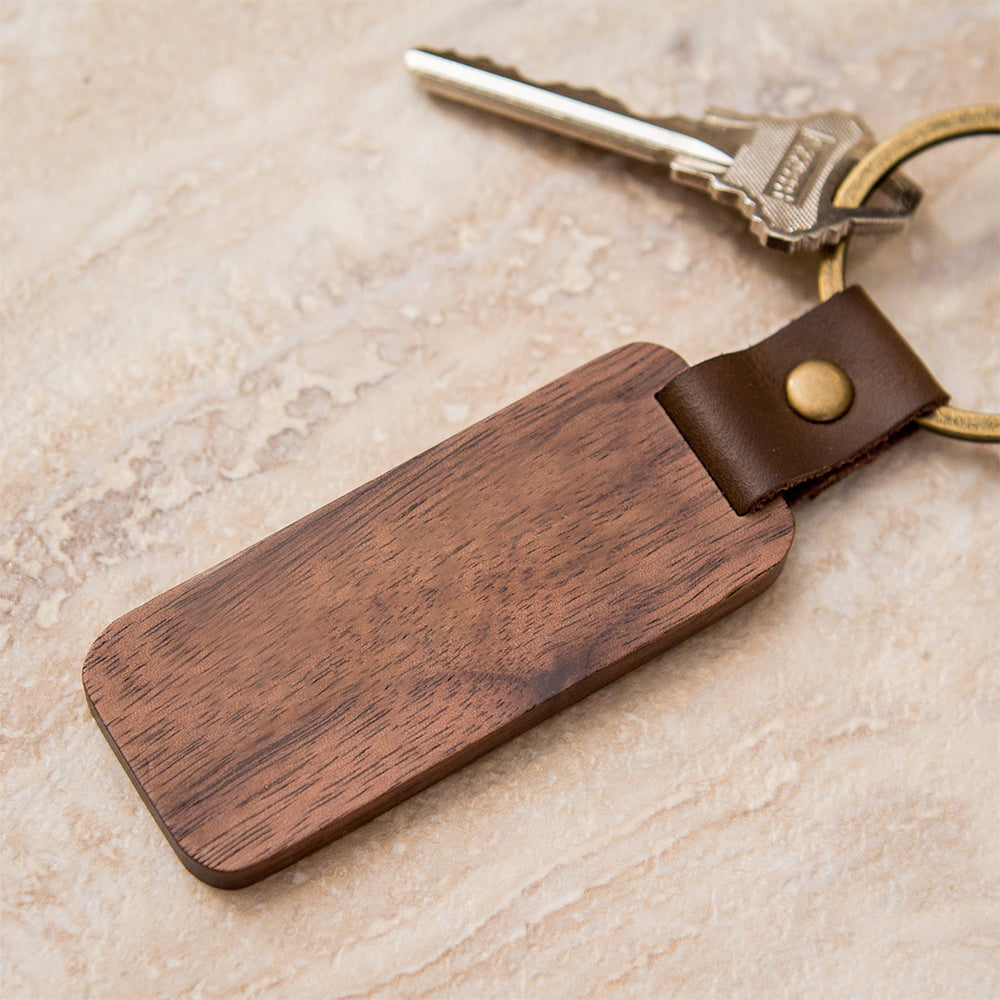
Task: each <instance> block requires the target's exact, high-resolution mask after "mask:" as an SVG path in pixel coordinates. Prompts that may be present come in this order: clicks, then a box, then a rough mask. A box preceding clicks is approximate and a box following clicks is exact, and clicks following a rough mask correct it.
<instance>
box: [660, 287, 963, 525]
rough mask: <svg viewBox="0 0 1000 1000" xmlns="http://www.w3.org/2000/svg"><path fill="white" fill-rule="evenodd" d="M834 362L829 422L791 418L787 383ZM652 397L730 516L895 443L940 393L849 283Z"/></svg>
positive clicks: (812, 485)
mask: <svg viewBox="0 0 1000 1000" xmlns="http://www.w3.org/2000/svg"><path fill="white" fill-rule="evenodd" d="M811 359H819V360H825V361H831V362H833V363H834V364H835V365H837V366H839V367H840V368H841V369H842V370H843V371H844V372H845V373H846V374H847V376H848V377H849V378H850V380H851V381H852V382H853V385H854V400H853V402H852V403H851V405H850V408H849V409H848V410H847V412H846V413H845V414H844V415H843V416H841V417H839V418H838V419H836V420H832V421H830V422H829V423H814V422H812V421H811V420H807V419H805V418H804V417H801V416H799V414H798V413H796V412H795V410H793V409H792V407H791V405H790V404H789V403H788V400H787V397H786V391H785V380H786V378H787V376H788V374H789V372H790V371H791V370H792V369H793V368H795V367H796V366H797V365H798V364H800V363H801V362H803V361H808V360H811ZM656 398H657V399H658V400H659V401H660V403H661V404H662V405H663V408H664V409H665V410H666V411H667V413H668V414H669V416H670V418H671V420H673V422H674V423H675V424H676V425H677V427H678V429H679V430H680V432H681V433H682V434H683V435H684V437H685V438H686V439H687V442H688V444H690V445H691V448H692V449H693V450H694V452H695V454H696V455H697V456H698V458H699V459H700V460H701V462H702V464H703V465H704V466H705V468H706V469H708V471H709V473H710V474H711V476H712V478H713V479H714V480H715V482H716V483H717V485H718V486H719V488H720V489H721V490H722V492H723V493H724V494H725V496H726V498H727V499H728V500H729V503H730V504H731V505H732V507H733V509H734V510H735V511H736V512H737V513H738V514H746V513H747V512H748V511H751V510H753V509H755V508H756V507H759V506H760V505H761V504H763V503H764V502H765V501H767V500H769V499H770V498H771V497H773V496H775V495H776V494H778V493H782V492H785V491H787V490H791V489H793V488H796V487H803V486H804V485H805V486H806V487H807V489H808V492H810V493H815V492H818V491H819V490H820V489H822V488H823V487H825V486H827V485H829V484H830V483H831V482H833V481H835V480H836V479H839V478H840V477H841V476H843V475H846V474H847V472H849V471H850V470H851V469H852V468H854V467H855V466H856V465H858V464H859V463H861V462H865V461H868V460H869V459H870V458H872V457H874V455H875V454H876V453H877V452H878V451H880V450H881V449H882V448H883V447H884V446H885V445H886V444H888V443H890V442H891V441H893V440H895V438H896V437H897V436H898V435H899V433H900V431H902V430H903V429H904V428H905V427H906V426H907V424H909V423H910V422H911V421H912V420H913V418H914V417H917V416H920V415H921V414H923V413H927V412H929V411H930V410H933V409H934V408H935V407H937V406H940V405H941V404H942V403H944V402H946V401H947V399H948V396H947V394H946V393H945V391H944V390H943V389H942V388H941V386H940V385H938V383H937V382H936V381H935V379H934V376H933V375H931V373H930V372H929V371H928V370H927V369H926V368H925V367H924V364H923V362H922V361H921V360H920V358H918V357H917V355H916V354H914V353H913V350H912V349H911V348H910V346H909V345H908V344H907V343H906V341H904V340H903V338H902V337H901V336H900V334H899V333H898V332H897V331H896V329H895V328H894V327H893V325H892V324H891V323H890V322H889V321H888V320H887V319H886V318H885V316H883V315H882V313H881V312H879V310H878V309H877V308H876V306H875V305H874V303H873V302H872V301H871V299H869V298H868V296H867V295H866V294H865V293H864V291H862V289H861V288H859V287H857V286H855V287H852V288H849V289H847V290H846V291H844V292H841V293H840V294H839V295H835V296H833V297H832V298H830V299H828V300H827V301H826V302H824V303H822V304H821V305H819V306H817V307H816V308H815V309H811V310H810V311H809V312H807V313H806V314H805V315H804V316H800V317H799V318H798V319H796V320H794V321H793V322H792V323H789V324H788V326H786V327H784V328H783V329H781V330H779V331H778V332H777V333H775V334H774V335H773V336H771V337H768V339H767V340H764V341H762V342H761V343H759V344H756V345H755V346H754V347H750V348H748V349H747V350H745V351H739V352H738V353H736V354H723V355H720V356H719V357H717V358H711V359H710V360H708V361H704V362H702V363H701V364H700V365H695V366H694V367H693V368H689V369H687V371H685V372H682V373H681V374H680V375H678V376H677V377H676V378H674V379H673V380H672V381H671V382H669V383H667V385H666V386H665V387H664V388H663V389H661V390H660V391H659V392H658V393H657V395H656Z"/></svg>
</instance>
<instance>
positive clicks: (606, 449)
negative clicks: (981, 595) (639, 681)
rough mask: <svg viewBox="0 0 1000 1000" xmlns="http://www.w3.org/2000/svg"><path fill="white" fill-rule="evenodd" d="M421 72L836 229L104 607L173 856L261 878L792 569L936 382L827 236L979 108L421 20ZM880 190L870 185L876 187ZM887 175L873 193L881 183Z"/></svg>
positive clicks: (888, 225)
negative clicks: (692, 81)
mask: <svg viewBox="0 0 1000 1000" xmlns="http://www.w3.org/2000/svg"><path fill="white" fill-rule="evenodd" d="M407 64H408V66H409V67H410V68H411V70H413V72H414V73H416V74H417V75H418V77H419V78H420V79H421V81H422V82H423V83H424V84H425V85H427V86H428V87H429V89H431V90H433V91H435V92H437V93H441V94H444V95H445V96H449V97H454V98H458V99H460V100H463V101H466V102H467V103H472V104H475V105H477V106H480V107H484V108H488V109H491V110H499V111H501V112H503V113H505V114H508V115H512V116H513V117H516V118H519V119H521V120H526V121H530V122H533V123H536V124H542V125H545V126H546V127H549V128H554V129H555V130H557V131H560V132H563V133H565V134H569V135H572V136H575V137H577V138H583V139H586V140H588V141H592V142H597V143H599V144H601V145H605V146H609V147H610V148H613V149H616V150H618V151H620V152H625V153H628V154H629V155H635V156H639V157H641V158H644V159H650V160H653V161H654V162H660V163H664V164H666V165H669V169H670V172H671V176H672V177H674V178H675V179H677V180H679V181H681V182H682V183H687V184H694V185H696V186H699V187H702V188H704V189H705V190H707V191H708V192H709V193H710V194H711V195H712V196H713V197H716V198H720V199H722V200H725V201H729V202H731V203H732V204H734V205H735V206H736V207H738V208H739V209H740V210H741V211H742V212H743V213H744V214H745V215H746V216H747V217H748V218H750V220H751V223H750V224H751V229H752V230H753V232H754V233H756V234H757V236H758V237H759V238H760V239H761V241H762V242H763V243H765V244H767V245H770V246H775V247H778V248H780V249H784V250H788V251H792V250H801V249H816V248H818V247H820V246H835V247H836V248H835V249H833V250H828V251H827V253H826V256H825V257H824V259H823V262H822V264H821V276H820V296H821V299H822V300H823V302H822V303H821V304H820V305H819V306H817V307H816V308H814V309H812V310H811V311H810V312H808V313H806V314H805V315H804V316H802V317H800V318H799V319H797V320H795V321H794V322H792V323H791V324H789V325H788V326H786V327H785V328H784V329H782V330H780V331H778V332H777V333H776V334H774V335H773V336H771V337H769V338H768V339H766V340H764V341H762V342H761V343H759V344H757V345H755V346H754V347H751V348H749V349H747V350H745V351H740V352H737V353H735V354H728V355H722V356H720V357H717V358H713V359H710V360H708V361H705V362H702V363H701V364H698V365H695V366H693V367H688V365H687V364H686V363H685V362H684V361H682V360H681V359H680V358H679V357H678V356H677V355H675V354H673V353H672V352H670V351H668V350H667V349H666V348H663V347H659V346H655V345H653V344H630V345H627V346H625V347H621V348H619V349H618V350H616V351H612V352H611V353H610V354H607V355H605V356H604V357H601V358H598V359H596V360H595V361H592V362H590V363H589V364H586V365H584V366H583V367H582V368H579V369H577V370H576V371H573V372H571V373H569V374H568V375H566V376H564V377H562V378H560V379H557V380H556V381H555V382H552V383H550V384H549V385H547V386H544V387H543V388H541V389H539V390H537V391H536V392H534V393H531V394H530V395H528V396H526V397H525V398H524V399H521V400H519V401H518V402H515V403H513V404H512V405H510V406H508V407H507V408H505V409H504V410H501V411H500V412H499V413H496V414H494V415H493V416H491V417H488V418H486V419H485V420H483V421H481V422H480V423H478V424H476V425H474V426H473V427H470V428H468V429H467V430H464V431H462V432H460V433H459V434H457V435H455V436H454V437H452V438H450V439H449V440H447V441H445V442H443V443H442V444H439V445H437V446H436V447H434V448H431V449H430V450H429V451H427V452H425V453H423V454H422V455H419V456H417V457H416V458H413V459H411V460H410V461H408V462H406V463H404V464H403V465H401V466H399V467H397V468H395V469H392V470H390V471H389V472H387V473H385V474H384V475H383V476H380V477H379V478H378V479H376V480H374V481H372V482H370V483H368V484H366V485H364V486H361V487H359V488H358V489H356V490H354V491H353V492H352V493H350V494H348V495H347V496H345V497H342V498H341V499H339V500H336V501H334V502H333V503H331V504H329V505H327V506H326V507H323V508H321V509H320V510H317V511H315V512H313V513H312V514H309V515H307V516H306V517H304V518H302V519H301V520H300V521H297V522H296V523H294V524H292V525H290V526H288V527H286V528H284V529H282V530H281V531H279V532H277V533H276V534H274V535H271V536H270V537H268V538H265V539H264V540H263V541H261V542H258V543H257V544H255V545H253V546H251V547H250V548H248V549H246V550H245V551H243V552H242V553H240V554H238V555H236V556H234V557H233V558H231V559H229V560H228V561H226V562H224V563H222V564H220V565H218V566H216V567H214V568H213V569H210V570H207V571H206V572H204V573H202V574H200V575H198V576H196V577H194V578H193V579H191V580H189V581H187V582H186V583H183V584H180V585H179V586H177V587H174V588H173V589H172V590H169V591H167V592H166V593H164V594H161V595H160V596H158V597H156V598H154V599H153V600H151V601H149V602H148V603H147V604H145V605H143V606H141V607H139V608H137V609H135V610H133V611H131V612H129V613H128V614H126V615H124V616H123V617H121V618H119V619H118V620H117V621H115V622H113V623H112V624H111V625H109V626H108V628H107V629H105V631H104V632H103V633H102V635H101V636H100V637H99V638H98V639H97V641H96V642H95V643H94V645H93V647H92V648H91V650H90V652H89V653H88V655H87V658H86V661H85V663H84V667H83V684H84V689H85V691H86V695H87V700H88V703H89V705H90V708H91V711H92V712H93V714H94V717H95V719H96V720H97V723H98V725H99V726H100V728H101V730H102V732H103V733H104V735H105V736H106V737H107V739H108V742H109V743H110V745H111V747H112V748H113V750H114V752H115V753H116V755H117V756H118V758H119V760H120V762H121V763H122V765H123V767H124V768H125V770H126V772H127V773H128V775H129V777H130V778H131V780H132V781H133V783H134V784H135V786H136V788H137V789H138V791H139V794H140V795H141V796H142V798H143V801H144V802H145V803H146V805H147V806H148V808H149V809H150V811H151V812H152V814H153V816H154V817H155V818H156V820H157V822H158V824H159V825H160V827H161V829H162V830H163V832H164V834H165V835H166V838H167V840H168V841H169V842H170V844H171V846H172V847H173V848H174V850H175V851H176V852H177V854H178V855H179V857H180V858H181V860H182V861H183V863H184V864H185V866H186V867H187V868H188V869H189V870H190V871H191V872H193V873H194V874H195V875H197V876H198V877H199V878H201V879H203V880H204V881H206V882H208V883H210V884H212V885H216V886H221V887H224V888H237V887H240V886H244V885H248V884H250V883H252V882H255V881H257V880H259V879H261V878H264V877H265V876H267V875H270V874H272V873H273V872H275V871H277V870H279V869H280V868H282V867H284V866H286V865H288V864H291V863H292V862H294V861H295V860H297V859H299V858H301V857H302V856H304V855H305V854H307V853H309V852H310V851H313V850H315V849H316V848H318V847H321V846H323V845H325V844H327V843H329V842H330V841H331V840H333V839H335V838H336V837H339V836H341V835H343V834H344V833H346V832H348V831H349V830H352V829H354V828H355V827H357V826H359V825H360V824H362V823H364V822H366V821H367V820H369V819H371V818H373V817H375V816H376V815H378V814H379V813H381V812H383V811H385V810H386V809H389V808H390V807H392V806H393V805H395V804H397V803H398V802H400V801H402V800H403V799H405V798H407V797H408V796H410V795H413V794H414V793H416V792H418V791H420V790H421V789H423V788H426V787H427V786H428V785H430V784H432V783H433V782H434V781H437V780H438V779H439V778H442V777H444V776H445V775H446V774H449V773H451V772H452V771H454V770H456V769H458V768H459V767H461V766H463V765H464V764H466V763H468V762H469V761H471V760H473V759H475V758H476V757H478V756H480V755H481V754H484V753H486V752H487V751H489V750H491V749H493V748H495V747H497V746H499V745H500V744H501V743H503V742H505V741H506V740H508V739H510V738H512V737H513V736H515V735H517V734H518V733H520V732H523V731H524V730H526V729H527V728H529V727H530V726H532V725H534V724H535V723H537V722H539V721H541V720H542V719H544V718H546V717H548V716H550V715H552V714H553V713H554V712H556V711H558V710H560V709H562V708H564V707H566V706H568V705H570V704H572V703H573V702H575V701H578V700H579V699H581V698H583V697H584V696H586V695H587V694H589V693H591V692H593V691H595V690H596V689H598V688H599V687H601V686H602V685H604V684H607V683H608V682H610V681H612V680H614V679H616V678H617V677H620V676H621V675H622V674H624V673H626V672H627V671H629V670H631V669H633V668H634V667H636V666H638V665H639V664H641V663H643V662H645V661H646V660H649V659H650V658H652V657H654V656H656V655H658V654H659V653H661V652H663V651H664V650H665V649H667V648H669V647H670V646H672V645H674V644H676V643H677V642H679V641H681V640H682V639H684V638H686V637H687V636H689V635H691V634H692V633H694V632H696V631H698V630H699V629H701V628H703V627H705V626H706V625H708V624H710V623H711V622H713V621H716V620H717V619H719V618H721V617H722V616H723V615H725V614H727V613H728V612H729V611H732V610H733V609H735V608H736V607H738V606H739V605H741V604H743V603H745V602H746V601H748V600H750V599H751V598H752V597H754V596H756V595H757V594H759V593H761V591H763V590H764V589H765V588H766V587H767V586H768V585H769V584H770V583H771V582H773V580H774V579H776V577H777V575H778V574H779V572H780V571H781V567H782V563H783V561H784V559H785V555H786V553H787V552H788V548H789V546H790V544H791V541H792V535H793V531H794V522H793V519H792V514H791V511H790V509H789V506H788V503H789V501H790V500H793V499H795V498H796V497H798V496H800V495H803V494H810V495H811V494H814V493H816V492H818V491H819V490H821V489H823V488H824V487H825V486H827V485H829V484H830V483H831V482H833V481H835V480H836V479H839V478H840V477H842V476H844V475H846V474H847V473H848V472H849V471H850V470H851V469H852V468H854V467H855V466H857V465H858V464H860V463H862V462H866V461H868V460H870V459H871V458H873V457H874V456H875V455H876V454H877V453H878V452H879V451H880V450H882V449H883V448H885V447H888V446H890V445H891V444H892V443H893V442H894V441H895V440H896V439H898V437H899V436H900V435H902V434H904V433H907V432H908V431H909V430H911V429H912V428H913V426H914V421H919V422H921V423H923V424H924V426H926V427H929V428H930V429H932V430H936V431H940V432H942V433H945V434H950V435H953V436H959V437H967V438H971V439H974V440H981V441H996V440H1000V417H998V416H995V415H982V414H971V413H966V412H964V411H959V410H954V409H952V408H950V407H949V406H947V405H946V404H947V394H946V393H945V392H944V390H943V389H942V388H941V387H940V386H939V385H938V384H937V382H936V380H935V379H934V377H933V376H932V375H931V374H930V372H929V371H928V370H927V369H926V367H925V366H924V365H923V363H922V362H921V361H920V359H919V358H918V357H917V356H916V355H915V354H914V353H913V351H912V350H911V349H910V348H909V346H908V345H907V344H906V343H905V341H904V340H903V339H902V337H901V336H900V335H899V334H898V333H897V332H896V330H895V329H894V328H893V326H892V325H891V323H890V322H889V321H888V320H887V319H886V318H885V317H884V316H883V315H882V314H881V313H880V312H879V311H878V309H877V308H876V307H875V305H874V304H873V303H872V302H871V300H870V299H869V298H868V297H867V296H866V295H865V293H864V292H863V291H861V289H859V288H856V287H855V288H847V289H844V267H845V252H846V250H845V248H846V245H847V244H846V242H845V239H846V237H847V236H848V235H849V234H850V233H851V232H862V231H878V232H883V231H891V230H893V229H897V228H899V227H900V226H901V225H903V224H904V223H905V221H906V219H907V218H908V217H909V215H910V214H911V213H912V211H913V209H914V207H915V206H916V204H917V202H918V201H919V199H920V190H919V188H917V187H916V185H914V184H913V182H912V181H910V180H909V179H907V178H906V177H905V176H904V175H902V174H900V173H898V171H897V170H896V168H897V167H898V166H899V165H900V164H901V163H902V162H903V161H904V160H905V159H907V158H908V157H909V156H912V155H913V154H915V153H916V152H918V151H920V150H922V149H924V148H926V147H927V146H930V145H933V144H934V143H938V142H943V141H945V140H947V139H950V138H954V137H956V136H962V135H968V134H972V133H981V132H997V131H1000V107H997V106H993V105H989V106H980V107H975V108H967V109H961V110H958V111H954V112H948V113H946V114H943V115H937V116H935V117H933V118H931V119H928V120H926V121H924V122H920V123H918V124H917V125H914V126H911V127H910V128H908V129H905V130H904V131H903V132H901V133H899V134H898V135H897V136H895V137H894V138H892V139H890V140H888V141H887V142H884V143H882V144H880V145H873V143H872V140H871V136H870V134H869V133H868V131H867V129H866V127H865V126H864V125H863V123H861V122H860V121H859V120H858V119H856V118H853V117H851V116H848V115H844V114H842V113H840V112H831V113H827V114H822V115H815V116H811V117H809V118H805V119H802V120H790V119H779V118H771V117H761V118H751V117H746V116H738V115H733V114H730V113H724V112H711V113H709V115H707V116H706V118H705V119H704V120H703V121H701V122H697V121H694V120H691V119H683V118H670V119H641V118H638V117H636V116H634V115H632V114H631V112H629V111H628V110H627V109H626V108H625V107H624V106H623V105H621V104H618V103H617V102H615V101H611V100H609V99H607V98H605V97H603V96H602V95H600V94H597V93H596V92H595V91H578V90H573V89H571V88H566V87H562V86H544V87H539V86H536V85H534V84H530V83H528V82H527V81H525V80H523V79H522V78H521V77H520V76H518V75H517V74H516V73H515V72H514V71H512V70H506V69H501V68H499V67H496V66H494V65H493V64H492V63H489V62H488V61H485V60H481V59H480V60H469V59H464V58H463V57H460V56H456V55H454V54H453V53H435V52H430V51H425V50H414V51H412V52H410V53H408V54H407ZM875 189H878V191H879V192H880V197H881V198H882V200H883V205H882V206H881V207H875V208H868V207H865V205H864V203H865V199H866V198H867V197H868V196H869V194H870V193H871V192H872V191H873V190H875ZM885 203H887V204H885Z"/></svg>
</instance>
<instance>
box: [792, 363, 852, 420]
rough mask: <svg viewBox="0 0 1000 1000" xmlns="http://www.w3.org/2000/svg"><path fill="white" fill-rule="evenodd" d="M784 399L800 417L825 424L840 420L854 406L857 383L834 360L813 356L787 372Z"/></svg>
mask: <svg viewBox="0 0 1000 1000" xmlns="http://www.w3.org/2000/svg"><path fill="white" fill-rule="evenodd" d="M785 398H786V399H787V400H788V405H789V406H790V407H791V408H792V409H793V410H794V411H795V412H796V413H797V414H798V415H799V416H800V417H805V419H806V420H811V421H812V422H813V423H815V424H826V423H829V422H830V421H831V420H838V419H839V418H840V417H842V416H843V415H844V414H845V413H846V412H847V411H848V410H849V409H850V408H851V403H853V402H854V383H853V382H852V381H851V380H850V379H849V378H848V377H847V374H846V373H845V372H844V370H843V369H842V368H840V367H838V366H837V365H835V364H834V363H833V362H832V361H821V360H820V359H819V358H813V359H812V360H810V361H803V362H802V364H799V365H796V366H795V367H794V368H793V369H792V370H791V371H790V372H789V373H788V377H787V378H786V379H785Z"/></svg>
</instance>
